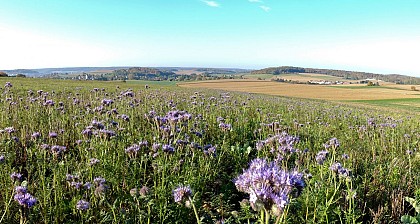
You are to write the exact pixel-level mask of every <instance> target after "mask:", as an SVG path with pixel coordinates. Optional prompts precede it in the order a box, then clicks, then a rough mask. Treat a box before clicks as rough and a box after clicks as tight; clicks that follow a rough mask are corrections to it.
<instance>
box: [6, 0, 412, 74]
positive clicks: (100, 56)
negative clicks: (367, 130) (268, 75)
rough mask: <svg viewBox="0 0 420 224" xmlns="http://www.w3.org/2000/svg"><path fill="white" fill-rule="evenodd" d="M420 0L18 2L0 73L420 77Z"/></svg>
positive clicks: (9, 9) (10, 7)
mask: <svg viewBox="0 0 420 224" xmlns="http://www.w3.org/2000/svg"><path fill="white" fill-rule="evenodd" d="M419 11H420V1H414V0H406V1H392V0H384V1H379V0H373V1H369V2H366V1H362V0H355V1H335V2H327V1H323V0H310V1H309V0H302V1H291V0H284V1H274V0H264V1H262V0H235V1H232V0H231V1H227V0H216V1H206V0H184V1H180V0H173V1H170V2H168V1H163V0H154V1H149V0H139V1H124V2H121V1H114V0H101V1H100V0H91V1H83V0H73V1H69V0H64V1H53V0H45V1H42V4H41V3H40V2H39V1H32V0H27V1H23V0H18V1H6V2H2V3H0V33H1V34H2V35H0V49H1V52H2V54H0V69H3V70H12V69H37V68H62V67H126V66H127V67H131V66H141V67H211V68H243V69H261V68H266V67H276V66H286V65H288V66H296V67H308V68H325V69H339V70H349V71H361V72H372V73H380V74H402V75H410V76H418V77H420V68H419V67H418V66H417V64H418V58H419V56H420V30H419V29H417V27H418V24H420V14H418V13H417V12H419Z"/></svg>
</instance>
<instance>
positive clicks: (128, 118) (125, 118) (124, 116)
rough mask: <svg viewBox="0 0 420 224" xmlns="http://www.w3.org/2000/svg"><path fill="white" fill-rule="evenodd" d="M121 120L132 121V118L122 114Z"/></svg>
mask: <svg viewBox="0 0 420 224" xmlns="http://www.w3.org/2000/svg"><path fill="white" fill-rule="evenodd" d="M120 117H121V119H123V120H124V121H130V117H129V116H128V115H125V114H121V116H120Z"/></svg>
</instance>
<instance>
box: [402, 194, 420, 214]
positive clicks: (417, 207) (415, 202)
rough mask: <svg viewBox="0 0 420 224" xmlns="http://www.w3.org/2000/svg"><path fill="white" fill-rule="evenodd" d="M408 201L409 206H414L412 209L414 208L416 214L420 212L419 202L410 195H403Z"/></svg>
mask: <svg viewBox="0 0 420 224" xmlns="http://www.w3.org/2000/svg"><path fill="white" fill-rule="evenodd" d="M404 199H405V200H406V201H407V202H408V203H410V204H411V206H413V207H414V209H415V210H416V212H417V214H419V213H420V203H419V202H418V201H417V200H416V199H414V198H410V197H405V198H404Z"/></svg>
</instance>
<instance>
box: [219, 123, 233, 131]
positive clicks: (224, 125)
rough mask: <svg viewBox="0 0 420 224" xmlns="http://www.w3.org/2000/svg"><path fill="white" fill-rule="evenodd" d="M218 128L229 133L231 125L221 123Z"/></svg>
mask: <svg viewBox="0 0 420 224" xmlns="http://www.w3.org/2000/svg"><path fill="white" fill-rule="evenodd" d="M219 128H220V129H222V131H230V130H231V129H232V125H231V124H225V123H223V122H221V123H220V124H219Z"/></svg>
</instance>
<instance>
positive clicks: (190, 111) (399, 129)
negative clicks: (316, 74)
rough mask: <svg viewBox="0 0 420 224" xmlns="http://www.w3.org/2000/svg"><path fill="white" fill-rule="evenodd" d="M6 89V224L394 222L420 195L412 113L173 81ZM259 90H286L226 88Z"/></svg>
mask: <svg viewBox="0 0 420 224" xmlns="http://www.w3.org/2000/svg"><path fill="white" fill-rule="evenodd" d="M0 82H2V88H1V95H0V107H1V108H2V110H1V111H0V167H1V169H2V172H0V189H2V191H0V211H1V214H0V223H220V222H224V223H238V224H239V223H380V222H382V223H397V222H399V220H400V217H401V216H402V215H405V214H410V215H412V214H413V210H412V209H411V208H410V207H407V206H404V203H403V202H404V197H406V196H408V197H415V192H416V190H418V188H419V186H420V177H419V176H418V173H420V152H419V151H418V149H419V148H420V132H419V130H420V121H419V117H418V116H416V115H417V114H415V113H413V112H410V111H396V112H394V111H391V110H384V109H380V108H366V107H360V106H349V105H343V104H341V103H336V102H327V101H322V100H306V99H295V98H284V97H279V96H270V95H260V94H253V93H240V92H232V93H229V92H227V91H226V90H209V89H203V88H191V89H188V88H180V87H177V86H174V85H172V83H170V84H168V83H165V82H152V83H150V85H149V83H148V82H147V83H145V82H99V81H96V82H93V81H62V80H48V79H16V78H5V79H0ZM7 82H10V83H11V85H9V83H7ZM210 83H216V84H219V83H218V82H217V81H213V82H210ZM259 83H264V84H268V83H270V84H276V83H272V82H264V81H262V82H255V81H252V82H250V81H242V82H240V83H238V82H228V84H230V85H233V86H236V87H238V86H239V84H243V85H245V86H246V87H247V88H250V86H254V87H258V88H260V87H261V88H264V87H265V88H267V87H266V86H265V85H262V86H259ZM145 84H148V85H149V86H150V88H145V87H144V85H145ZM185 84H190V83H185ZM224 85H226V83H224ZM276 87H278V86H276ZM283 87H287V88H288V89H290V88H291V86H287V85H285V86H283ZM240 88H244V86H241V87H240ZM328 89H330V88H328ZM40 90H42V91H40ZM387 91H389V90H387ZM417 102H418V101H414V100H413V101H412V102H411V101H410V102H408V100H407V101H405V103H417ZM14 173H15V174H14ZM17 173H19V174H21V177H18V175H17ZM12 174H13V175H12ZM280 174H282V175H280ZM18 186H20V187H23V188H24V189H26V193H28V194H30V195H32V196H33V197H34V198H36V200H37V202H36V203H35V204H32V202H31V201H27V200H26V199H27V198H30V197H29V195H23V196H25V197H22V194H23V193H22V188H17V187H18ZM16 195H17V196H16ZM25 198H26V199H25Z"/></svg>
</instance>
